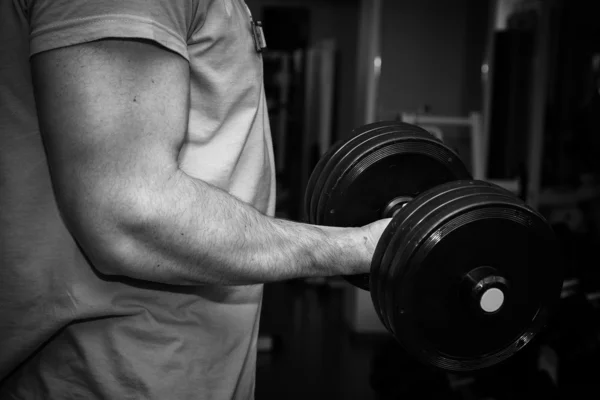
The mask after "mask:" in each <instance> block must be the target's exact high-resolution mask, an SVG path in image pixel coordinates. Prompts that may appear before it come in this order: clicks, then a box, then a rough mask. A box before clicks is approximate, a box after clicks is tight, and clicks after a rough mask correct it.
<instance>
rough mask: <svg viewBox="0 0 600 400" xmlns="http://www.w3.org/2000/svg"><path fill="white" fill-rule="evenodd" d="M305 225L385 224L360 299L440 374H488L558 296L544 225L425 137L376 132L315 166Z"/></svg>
mask: <svg viewBox="0 0 600 400" xmlns="http://www.w3.org/2000/svg"><path fill="white" fill-rule="evenodd" d="M304 205H305V213H306V219H307V221H308V222H309V223H311V224H316V225H328V226H346V227H350V226H363V225H366V224H368V223H370V222H374V221H376V220H378V219H381V218H389V217H391V218H392V220H391V222H390V224H389V225H388V227H387V228H386V230H385V231H384V233H383V235H382V236H381V238H380V240H379V242H378V243H377V247H376V250H375V253H374V256H373V260H372V262H371V271H370V274H363V275H354V276H347V277H345V279H347V280H348V281H349V282H350V283H352V284H353V285H355V286H357V287H360V288H361V289H364V290H369V291H370V294H371V299H372V301H373V305H374V307H375V310H376V312H377V314H378V316H379V318H380V319H381V321H382V323H383V324H384V326H385V327H386V328H387V330H388V331H389V332H390V333H391V334H392V335H393V336H394V337H395V338H396V339H397V340H398V341H399V342H400V344H401V345H402V346H403V347H404V349H405V350H406V351H407V352H408V353H409V354H411V355H412V356H414V357H415V358H417V359H419V360H421V361H422V362H424V363H426V364H430V365H433V366H436V367H439V368H442V369H444V370H450V371H471V370H477V369H481V368H485V367H489V366H492V365H495V364H497V363H499V362H501V361H503V360H505V359H507V358H508V357H510V356H511V355H513V354H515V353H516V352H518V351H519V350H521V349H522V348H523V347H524V346H525V345H526V344H527V343H529V342H530V341H531V340H532V339H533V338H534V337H535V336H536V334H537V333H538V332H539V331H540V330H541V329H542V328H543V326H544V324H545V323H546V321H547V317H548V313H549V310H550V308H551V307H552V305H553V303H554V302H555V301H556V300H558V299H559V297H560V291H561V287H562V272H561V263H560V259H561V255H560V253H559V250H558V249H559V246H558V242H557V239H556V236H555V235H554V232H553V230H552V228H551V227H550V225H549V224H548V223H547V222H546V220H545V219H544V218H543V217H542V216H541V215H540V214H539V213H538V212H536V211H534V210H533V209H531V208H530V207H529V206H527V204H525V203H524V202H523V201H522V200H521V199H519V198H518V197H516V196H515V195H513V194H512V193H511V192H509V191H507V190H505V189H503V188H501V187H499V186H497V185H494V184H491V183H488V182H483V181H478V180H473V179H472V178H471V175H470V174H469V172H468V171H467V169H466V167H465V166H464V164H463V163H462V161H461V160H460V158H459V156H458V155H457V154H456V153H455V152H454V151H453V150H451V149H450V148H448V147H447V146H446V145H444V143H442V142H441V141H440V140H438V139H437V138H435V137H434V136H432V135H431V134H430V133H429V132H427V131H425V130H424V129H422V128H419V127H417V126H414V125H410V124H406V123H402V122H396V121H390V122H388V121H386V122H378V123H374V124H369V125H366V126H363V127H361V128H359V129H357V130H355V131H353V133H352V135H351V138H350V139H348V140H345V141H340V142H338V143H337V144H336V145H335V146H333V147H332V148H331V149H330V150H329V151H328V152H327V153H326V154H325V155H324V156H323V157H322V158H321V160H320V161H319V162H318V164H317V166H316V167H315V169H314V171H313V173H312V175H311V177H310V180H309V182H308V186H307V190H306V195H305V199H304Z"/></svg>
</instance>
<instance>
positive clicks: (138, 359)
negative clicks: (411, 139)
mask: <svg viewBox="0 0 600 400" xmlns="http://www.w3.org/2000/svg"><path fill="white" fill-rule="evenodd" d="M0 18H1V21H0V59H1V63H0V104H1V108H0V219H1V220H0V235H1V236H0V238H1V246H2V247H1V252H0V398H2V399H41V398H43V399H67V398H82V399H125V398H135V399H138V398H140V399H142V398H143V399H231V398H235V399H248V398H252V397H253V391H254V373H255V357H256V339H257V333H258V317H259V311H260V306H261V296H262V285H261V283H265V282H272V281H278V280H285V279H291V278H298V277H315V276H331V275H340V274H353V273H360V272H366V271H368V268H369V263H370V259H371V256H372V253H373V250H374V246H375V243H376V241H377V240H378V238H379V236H380V234H381V232H382V230H383V229H384V228H385V225H386V223H387V221H379V222H377V223H374V224H371V225H369V226H367V227H363V228H328V227H317V226H310V225H306V224H300V223H293V222H290V221H284V220H277V219H274V218H273V217H272V216H273V213H274V204H275V199H274V187H275V183H274V177H273V153H272V148H271V147H272V146H271V138H270V131H269V125H268V118H267V112H266V106H265V94H264V89H263V85H262V60H261V55H260V53H259V52H257V51H256V47H255V43H254V40H253V36H252V33H251V24H252V22H251V15H250V12H249V10H248V8H247V7H246V6H245V4H244V3H243V1H242V0H210V1H209V0H193V1H190V0H134V1H122V0H103V1H91V0H89V1H71V0H60V1H59V0H37V1H36V0H4V1H2V2H1V3H0Z"/></svg>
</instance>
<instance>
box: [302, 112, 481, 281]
mask: <svg viewBox="0 0 600 400" xmlns="http://www.w3.org/2000/svg"><path fill="white" fill-rule="evenodd" d="M470 177H471V176H470V174H469V172H468V171H467V169H466V168H465V166H464V164H463V163H462V162H461V161H460V159H459V157H458V156H457V155H456V153H454V152H453V151H452V150H451V149H449V148H448V147H447V146H445V145H444V144H443V143H441V142H440V141H439V140H437V139H435V138H434V137H433V136H432V135H431V134H429V133H428V132H427V131H425V130H423V129H421V128H418V127H415V126H412V125H408V124H401V123H398V125H394V126H389V127H386V128H383V129H379V130H377V131H374V132H372V133H371V134H370V135H369V136H367V137H365V138H364V140H361V141H355V142H354V145H353V146H347V147H346V148H345V151H344V152H343V154H340V156H339V157H338V161H337V163H336V164H335V166H334V167H333V168H332V170H331V171H330V173H329V175H327V179H326V180H325V183H323V185H322V189H321V194H320V196H319V198H318V203H317V210H316V216H317V218H316V221H317V223H318V224H323V225H332V226H363V225H366V224H368V223H371V222H373V221H376V220H378V219H381V218H383V217H384V209H385V208H386V205H388V203H390V202H391V201H392V200H394V199H410V198H412V197H414V196H416V195H418V194H419V193H421V192H422V191H424V190H427V189H429V188H431V187H434V186H437V185H439V184H442V183H444V182H449V181H453V180H457V179H469V178H470ZM316 198H317V197H316V196H313V199H316ZM377 265H378V263H376V262H375V263H372V266H374V267H377ZM347 279H349V280H350V281H351V283H353V284H355V285H357V286H359V287H361V288H363V289H366V290H369V287H370V284H369V274H364V275H358V276H351V277H347Z"/></svg>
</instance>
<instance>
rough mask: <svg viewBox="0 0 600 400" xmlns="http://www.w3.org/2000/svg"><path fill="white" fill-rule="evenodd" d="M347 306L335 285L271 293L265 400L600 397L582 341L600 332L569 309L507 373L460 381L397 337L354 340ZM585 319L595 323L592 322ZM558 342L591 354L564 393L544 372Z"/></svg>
mask: <svg viewBox="0 0 600 400" xmlns="http://www.w3.org/2000/svg"><path fill="white" fill-rule="evenodd" d="M343 300H344V290H343V289H341V288H339V287H330V286H328V285H311V284H307V283H305V282H304V281H292V282H282V283H276V284H269V285H266V286H265V295H264V302H263V310H262V319H261V337H262V340H266V339H272V348H271V349H270V350H269V349H267V350H263V351H259V355H258V362H257V380H256V399H257V400H270V399H286V400H296V399H298V400H300V399H307V398H310V399H311V400H320V399H328V400H331V399H344V400H345V399H362V400H400V399H402V400H406V399H424V398H426V399H429V398H430V399H444V400H455V399H456V400H459V399H464V400H509V399H510V400H520V399H531V398H543V399H561V400H562V399H573V398H582V397H579V395H577V394H576V393H579V394H583V393H584V392H590V391H591V392H595V393H598V390H600V385H599V384H598V382H599V381H598V379H597V376H600V375H598V374H600V368H599V367H598V365H596V364H597V362H596V361H594V360H596V359H597V357H598V355H599V354H600V353H599V352H598V351H597V350H595V349H594V348H593V346H592V345H589V344H586V345H585V346H583V344H584V343H585V342H587V343H589V340H583V339H582V330H585V331H587V332H588V333H590V334H591V335H592V336H593V337H595V336H594V335H593V332H597V331H598V330H596V329H593V330H591V329H590V330H587V329H583V328H582V326H581V323H579V322H576V321H574V320H573V319H574V318H575V316H576V315H575V313H573V312H572V311H570V310H572V308H571V307H570V306H569V305H568V303H565V307H566V308H565V309H564V313H566V314H568V315H570V318H571V320H566V319H564V318H562V317H561V320H562V323H560V324H559V325H560V329H561V332H554V333H551V334H549V335H546V336H544V335H540V336H538V337H539V338H540V339H539V340H538V343H534V342H532V343H530V344H529V346H528V347H527V349H526V350H524V351H522V352H520V353H519V354H518V355H517V356H514V357H512V358H511V359H510V360H509V361H507V362H506V363H504V364H501V366H499V367H494V368H491V369H488V370H484V371H482V372H480V373H477V374H467V375H461V376H459V375H449V374H446V373H443V372H440V371H437V370H432V369H430V368H428V367H425V366H423V365H421V364H419V363H416V362H415V361H414V360H412V359H410V358H409V357H407V356H406V355H405V354H404V353H403V351H402V350H401V348H400V347H399V346H398V345H397V343H396V342H395V340H394V339H392V337H391V335H389V336H388V335H386V334H380V335H373V336H369V335H364V334H361V335H356V334H353V333H352V332H350V330H349V329H348V327H347V325H346V324H345V323H344V316H343V310H344V301H343ZM577 318H579V319H583V320H587V321H590V320H595V316H594V317H592V316H591V315H590V314H587V315H580V316H578V317H577ZM565 329H566V330H567V332H566V333H565V332H563V330H565ZM568 332H572V333H568ZM573 335H576V337H574V336H573ZM554 336H558V337H562V338H564V339H561V340H560V342H561V343H562V344H560V346H559V347H563V346H564V345H565V344H567V345H568V346H571V347H573V346H578V347H582V346H583V347H582V348H581V349H579V350H578V352H579V353H585V354H587V356H586V357H584V358H582V357H572V356H570V355H569V356H567V357H564V356H563V358H564V360H565V361H564V362H563V366H564V367H563V368H562V370H563V371H562V375H563V377H564V378H563V382H564V383H563V384H561V385H560V386H561V387H557V386H556V384H555V383H554V382H553V381H552V379H551V377H550V374H548V373H546V372H545V371H544V370H543V369H540V359H541V357H540V354H541V352H540V349H541V348H543V346H544V343H551V342H552V341H554V340H555V339H553V337H554ZM587 336H590V335H587ZM593 337H592V339H593ZM565 342H566V343H565ZM264 343H265V342H263V344H264ZM267 344H268V341H267ZM559 347H557V348H559ZM567 353H568V354H571V355H574V354H575V353H576V352H575V351H574V350H573V349H570V350H567ZM569 359H572V361H569ZM586 360H587V361H586ZM585 371H587V372H585ZM584 372H585V373H584ZM594 376H595V377H594Z"/></svg>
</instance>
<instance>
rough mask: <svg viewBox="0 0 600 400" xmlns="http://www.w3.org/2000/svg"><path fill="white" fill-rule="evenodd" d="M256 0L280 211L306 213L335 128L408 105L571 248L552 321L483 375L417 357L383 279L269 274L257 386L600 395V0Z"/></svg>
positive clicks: (409, 113)
mask: <svg viewBox="0 0 600 400" xmlns="http://www.w3.org/2000/svg"><path fill="white" fill-rule="evenodd" d="M246 3H247V4H248V6H249V7H250V9H251V10H252V12H253V14H254V19H255V20H260V21H262V25H263V29H264V34H265V37H266V42H267V49H266V50H265V51H264V52H263V62H264V71H265V89H266V92H267V99H268V107H269V112H270V124H271V130H272V134H273V141H274V148H275V155H276V169H277V181H278V186H277V196H278V204H277V216H279V217H281V218H287V219H291V220H296V221H303V220H304V218H305V216H304V209H303V200H304V191H305V189H306V184H307V182H308V179H309V177H310V173H311V171H312V170H313V168H314V167H315V165H316V163H317V161H318V160H319V158H320V157H321V156H322V155H323V154H324V153H325V152H326V151H327V149H329V148H330V147H331V146H332V144H334V143H335V142H336V141H338V140H343V139H346V138H348V137H350V136H351V135H352V134H353V133H352V131H353V129H355V128H358V127H360V126H362V125H364V124H367V123H370V122H374V121H380V120H401V121H406V122H410V123H414V124H417V125H420V126H422V127H424V128H425V129H427V130H429V131H430V132H432V133H434V134H435V135H437V136H439V137H442V138H443V140H444V142H445V143H446V144H448V145H449V146H451V147H452V148H454V149H455V150H456V151H457V152H458V153H459V154H460V156H461V158H462V159H463V161H464V162H465V164H466V165H467V166H468V168H469V169H470V170H471V172H472V174H473V175H474V177H475V178H477V179H484V180H489V181H493V182H495V183H498V184H500V185H502V186H504V187H506V188H507V189H509V190H511V191H513V192H514V193H515V194H517V195H518V196H520V197H522V198H523V199H525V200H526V201H527V202H528V203H529V204H530V205H531V206H532V207H534V208H536V209H537V210H539V211H540V212H541V213H542V214H543V215H544V216H545V217H546V218H547V219H548V220H549V221H550V223H551V224H552V225H553V227H554V229H555V231H556V233H557V234H558V236H559V238H560V242H561V245H562V246H563V249H562V250H563V251H564V254H565V255H566V258H565V263H566V264H565V269H566V276H565V282H564V285H563V293H562V298H561V302H560V305H559V309H558V310H557V312H556V314H555V315H554V317H553V321H552V323H551V325H550V327H549V329H547V330H546V331H545V332H544V333H543V334H542V335H540V336H538V338H537V339H536V341H535V343H531V344H530V345H529V346H528V348H527V350H525V351H523V352H522V353H521V354H519V355H518V356H517V357H514V358H513V359H511V360H509V361H508V362H506V363H504V364H501V365H500V366H498V367H494V368H491V369H488V370H485V371H480V372H477V373H473V374H460V375H457V374H447V373H443V372H440V371H436V370H432V369H430V368H428V367H426V366H423V365H420V364H418V363H416V362H415V361H413V360H411V359H410V358H408V357H407V356H406V355H405V354H404V353H403V351H402V349H400V348H399V347H398V345H397V344H396V342H395V341H394V339H393V338H392V336H391V335H390V334H389V333H388V332H387V331H386V330H385V329H384V328H383V326H382V325H381V323H380V322H379V320H378V318H377V315H376V314H375V311H374V309H373V306H372V303H371V300H370V297H369V294H368V293H367V292H365V291H362V290H360V289H357V288H354V287H352V286H350V285H349V284H348V283H346V282H345V281H344V280H342V279H333V278H332V279H327V280H312V281H307V280H303V281H292V282H284V283H277V284H270V285H267V286H266V287H265V297H264V302H263V311H262V319H261V337H260V341H259V359H258V371H257V388H256V398H257V399H258V400H261V399H270V398H284V399H305V398H309V397H310V398H312V399H400V398H402V399H410V398H419V399H421V398H444V399H447V398H451V399H454V398H456V399H521V398H532V396H536V398H552V399H563V398H569V399H576V398H581V397H584V396H585V397H586V398H587V397H589V396H590V395H591V396H592V397H595V396H597V393H598V390H599V389H600V387H599V386H600V385H599V383H600V379H599V378H600V374H598V372H600V368H599V367H598V362H597V361H596V360H597V359H596V357H598V356H599V355H600V326H599V321H600V319H599V318H598V301H597V300H598V298H599V297H600V277H599V276H598V275H599V274H598V271H599V270H600V262H599V257H598V256H597V253H596V252H595V250H596V249H597V248H600V247H599V246H598V244H600V240H599V235H598V227H599V224H600V201H599V198H600V182H599V178H600V176H599V173H600V24H599V23H598V16H599V15H600V13H599V12H600V1H573V0H537V1H534V0H246ZM507 250H508V251H509V250H510V249H507ZM584 393H585V394H584Z"/></svg>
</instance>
